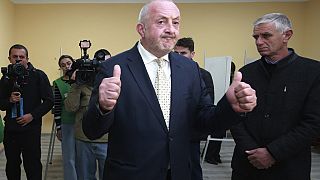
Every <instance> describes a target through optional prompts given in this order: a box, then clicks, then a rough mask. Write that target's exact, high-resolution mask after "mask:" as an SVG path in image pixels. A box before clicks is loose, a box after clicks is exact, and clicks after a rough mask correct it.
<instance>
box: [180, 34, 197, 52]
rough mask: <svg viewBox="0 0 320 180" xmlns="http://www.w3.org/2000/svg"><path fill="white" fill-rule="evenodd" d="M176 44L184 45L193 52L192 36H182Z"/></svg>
mask: <svg viewBox="0 0 320 180" xmlns="http://www.w3.org/2000/svg"><path fill="white" fill-rule="evenodd" d="M176 46H182V47H186V48H188V49H189V50H190V51H191V52H193V51H194V42H193V39H192V38H191V37H188V38H181V39H179V40H178V41H177V43H176Z"/></svg>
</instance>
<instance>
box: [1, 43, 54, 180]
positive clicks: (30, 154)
mask: <svg viewBox="0 0 320 180" xmlns="http://www.w3.org/2000/svg"><path fill="white" fill-rule="evenodd" d="M8 59H9V61H10V65H9V66H10V67H11V68H8V71H7V72H8V73H7V75H6V76H3V77H2V79H1V81H0V110H2V111H6V115H5V117H4V121H5V128H4V141H3V142H4V150H5V155H6V159H7V163H6V175H7V179H8V180H16V179H20V178H21V168H20V166H21V163H22V160H21V157H22V158H23V166H24V170H25V172H26V176H27V179H28V180H41V179H42V164H41V146H40V140H41V126H42V116H44V115H45V114H47V113H48V112H49V111H50V110H51V108H52V107H53V92H52V89H51V85H50V82H49V79H48V77H47V75H46V74H45V73H44V72H43V71H41V70H39V69H36V68H34V67H33V65H32V64H31V63H30V62H29V57H28V50H27V48H26V47H25V46H23V45H21V44H15V45H13V46H12V47H11V48H10V49H9V57H8Z"/></svg>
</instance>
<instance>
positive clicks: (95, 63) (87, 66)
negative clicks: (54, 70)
mask: <svg viewBox="0 0 320 180" xmlns="http://www.w3.org/2000/svg"><path fill="white" fill-rule="evenodd" d="M79 46H80V49H81V58H80V59H77V60H76V61H75V62H74V63H73V64H72V66H71V70H69V71H68V72H67V75H68V76H69V78H71V76H72V74H73V73H74V72H75V71H76V77H75V81H74V80H70V81H69V83H70V84H72V83H74V82H75V83H76V84H78V85H82V84H90V85H92V84H93V82H94V78H95V75H96V73H97V68H98V67H99V64H100V63H101V62H102V61H103V60H104V56H103V59H102V56H98V57H97V58H93V59H89V55H88V53H87V50H88V49H89V48H90V47H91V42H90V40H82V41H80V43H79Z"/></svg>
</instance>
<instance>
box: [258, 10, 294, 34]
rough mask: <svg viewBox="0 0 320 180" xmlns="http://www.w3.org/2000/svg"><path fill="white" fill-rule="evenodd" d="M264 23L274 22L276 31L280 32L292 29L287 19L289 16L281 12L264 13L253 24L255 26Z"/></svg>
mask: <svg viewBox="0 0 320 180" xmlns="http://www.w3.org/2000/svg"><path fill="white" fill-rule="evenodd" d="M264 23H274V25H275V27H276V29H277V31H279V32H280V33H283V32H285V31H287V30H289V29H292V24H291V22H290V20H289V18H288V17H287V16H286V15H284V14H282V13H270V14H266V15H264V16H262V17H260V18H259V19H257V20H256V21H255V22H254V23H253V26H254V27H256V26H258V25H260V24H264Z"/></svg>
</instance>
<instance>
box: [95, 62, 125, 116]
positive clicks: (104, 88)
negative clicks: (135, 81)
mask: <svg viewBox="0 0 320 180" xmlns="http://www.w3.org/2000/svg"><path fill="white" fill-rule="evenodd" d="M120 76H121V68H120V66H119V65H115V66H114V68H113V77H110V78H104V79H103V80H102V82H101V84H100V86H99V107H100V109H101V110H102V111H110V110H112V109H113V108H114V106H115V105H116V103H117V100H118V98H119V95H120V91H121V80H120Z"/></svg>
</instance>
